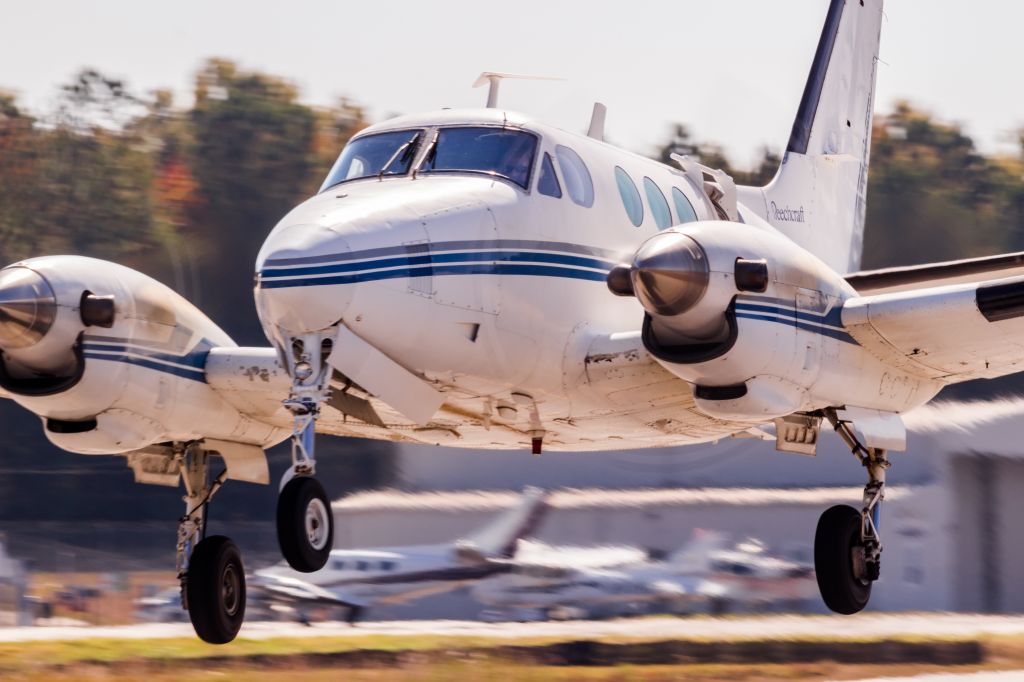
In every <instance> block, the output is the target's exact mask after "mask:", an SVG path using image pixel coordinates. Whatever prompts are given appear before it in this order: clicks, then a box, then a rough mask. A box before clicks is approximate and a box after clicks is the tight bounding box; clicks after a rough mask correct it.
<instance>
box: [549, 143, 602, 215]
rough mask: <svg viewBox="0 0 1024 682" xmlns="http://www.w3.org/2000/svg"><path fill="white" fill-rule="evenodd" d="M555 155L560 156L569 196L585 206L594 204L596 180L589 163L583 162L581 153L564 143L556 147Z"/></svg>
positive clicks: (559, 162) (559, 163)
mask: <svg viewBox="0 0 1024 682" xmlns="http://www.w3.org/2000/svg"><path fill="white" fill-rule="evenodd" d="M555 156H556V157H557V158H558V168H559V169H560V170H561V171H562V179H563V180H565V191H566V192H568V193H569V198H570V199H572V200H573V201H574V202H575V203H577V204H579V205H580V206H583V207H585V208H590V207H591V206H593V205H594V181H593V180H592V179H591V178H590V171H589V170H587V164H585V163H583V159H581V158H580V155H579V154H577V153H576V152H574V151H573V150H571V149H569V148H568V147H563V146H562V145H558V146H557V147H555Z"/></svg>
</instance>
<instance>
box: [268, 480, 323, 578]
mask: <svg viewBox="0 0 1024 682" xmlns="http://www.w3.org/2000/svg"><path fill="white" fill-rule="evenodd" d="M277 541H278V544H279V545H280V546H281V554H282V555H283V556H284V558H285V560H286V561H287V562H288V565H290V566H291V567H292V568H294V569H295V570H296V571H300V572H302V573H312V572H313V571H318V570H320V569H321V568H323V567H324V564H326V563H327V559H328V557H329V556H330V554H331V548H332V547H333V546H334V515H333V514H332V513H331V503H330V501H329V500H328V499H327V493H326V492H325V491H324V487H323V486H322V485H320V481H318V480H317V479H315V478H312V477H310V476H299V477H296V478H293V479H292V480H290V481H288V483H287V484H285V486H284V489H283V490H282V491H281V495H280V496H279V497H278V500H277Z"/></svg>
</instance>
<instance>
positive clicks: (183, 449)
mask: <svg viewBox="0 0 1024 682" xmlns="http://www.w3.org/2000/svg"><path fill="white" fill-rule="evenodd" d="M174 458H175V461H177V462H178V465H179V468H180V471H181V479H182V481H183V482H184V484H185V498H184V499H185V515H184V516H183V517H181V520H180V521H179V522H178V546H177V569H178V580H179V581H180V583H181V605H182V607H183V608H185V609H187V610H188V616H189V619H190V620H191V621H192V627H194V628H195V631H196V634H197V635H199V638H200V639H202V640H203V641H204V642H209V643H210V644H226V643H227V642H230V641H231V640H233V639H234V638H235V635H237V634H238V630H239V628H241V627H242V621H243V620H244V619H245V567H244V566H243V565H242V555H241V554H240V553H239V551H238V547H236V546H235V543H233V542H232V541H231V540H229V539H228V538H226V537H224V536H222V535H211V536H210V537H207V536H206V520H207V507H208V505H209V503H210V500H211V499H212V498H213V496H214V495H215V494H216V493H217V491H218V490H220V488H221V486H222V485H223V484H224V480H225V479H226V477H227V470H225V471H222V472H221V473H220V475H219V476H217V477H216V478H215V479H214V480H213V482H212V483H211V482H210V481H209V470H210V465H209V459H210V455H209V453H208V452H206V451H205V450H203V449H202V448H201V447H200V445H199V444H196V443H190V444H179V445H176V446H175V453H174Z"/></svg>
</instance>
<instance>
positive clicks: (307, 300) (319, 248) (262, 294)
mask: <svg viewBox="0 0 1024 682" xmlns="http://www.w3.org/2000/svg"><path fill="white" fill-rule="evenodd" d="M350 251H351V250H350V248H349V246H348V244H347V242H346V241H345V240H344V239H343V238H342V237H341V236H340V235H339V234H338V233H337V232H334V231H332V230H329V229H327V228H324V227H321V226H318V225H294V226H290V227H288V228H286V229H283V230H279V231H277V232H276V233H275V234H273V235H272V236H271V237H270V238H269V239H268V240H267V242H266V243H265V244H264V246H263V249H262V250H261V252H260V257H259V261H258V262H257V273H256V274H257V279H256V291H255V294H256V309H257V312H258V313H259V316H260V319H261V321H262V322H263V324H264V326H265V327H266V328H268V329H269V328H276V329H279V330H282V331H284V332H285V333H288V334H295V335H299V334H305V333H308V332H313V331H319V330H321V329H326V328H328V327H330V326H332V325H335V324H337V323H338V322H339V321H340V320H341V319H342V318H343V317H344V314H345V311H346V310H347V309H348V307H349V303H350V302H351V298H352V294H351V289H350V288H349V287H331V285H332V284H337V283H340V282H342V281H344V280H345V273H344V272H342V271H343V270H345V267H344V262H345V260H346V256H347V254H349V253H350ZM324 287H331V288H330V290H329V291H328V290H326V289H324Z"/></svg>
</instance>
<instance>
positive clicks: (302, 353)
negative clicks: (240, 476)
mask: <svg viewBox="0 0 1024 682" xmlns="http://www.w3.org/2000/svg"><path fill="white" fill-rule="evenodd" d="M292 348H293V350H294V352H295V356H294V357H293V358H291V359H292V362H293V364H292V366H291V367H290V370H291V375H292V391H291V395H290V396H289V397H288V399H287V400H285V401H284V406H285V407H286V408H288V410H290V411H291V413H292V416H293V419H294V423H293V427H292V467H291V469H290V470H289V472H288V473H287V474H286V475H285V482H284V484H283V485H282V487H281V494H280V495H279V496H278V498H277V542H278V544H279V545H280V547H281V554H282V555H283V556H284V558H285V561H287V562H288V565H289V566H291V567H292V568H294V569H295V570H296V571H300V572H302V573H312V572H314V571H318V570H320V569H321V568H323V567H324V565H325V564H326V563H327V559H328V557H330V555H331V549H332V548H333V547H334V514H332V513H331V502H330V500H329V499H328V497H327V493H326V492H325V491H324V487H323V486H322V485H321V484H320V481H318V480H316V479H315V478H313V475H314V474H315V473H316V458H315V457H314V448H315V446H316V420H317V417H318V416H319V415H320V405H321V404H322V403H323V401H325V400H326V399H327V396H328V394H329V391H330V385H329V382H328V374H329V371H330V368H329V367H328V365H327V363H326V362H324V359H325V357H326V356H327V355H328V354H329V353H330V349H331V343H330V340H329V338H324V337H323V336H321V335H319V334H310V335H308V336H306V337H303V338H301V339H295V340H294V342H293V344H292Z"/></svg>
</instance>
